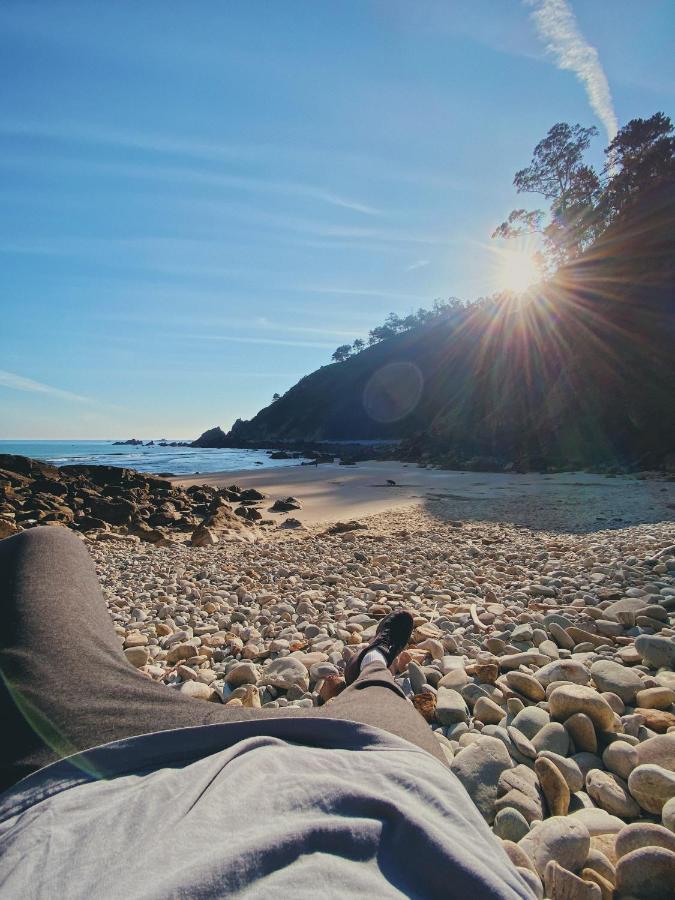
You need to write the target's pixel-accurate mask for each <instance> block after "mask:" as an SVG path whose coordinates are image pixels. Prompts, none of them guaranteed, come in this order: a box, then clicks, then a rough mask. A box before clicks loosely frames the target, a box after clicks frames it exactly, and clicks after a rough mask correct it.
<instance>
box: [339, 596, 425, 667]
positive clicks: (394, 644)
mask: <svg viewBox="0 0 675 900" xmlns="http://www.w3.org/2000/svg"><path fill="white" fill-rule="evenodd" d="M413 627H414V621H413V617H412V613H409V612H408V611H407V610H405V609H398V610H396V612H392V613H389V615H388V616H385V617H384V619H382V621H381V622H380V623H379V625H378V626H377V631H376V633H375V637H374V638H373V639H372V641H371V642H370V643H369V644H368V645H367V646H366V647H364V648H363V650H361V652H360V653H357V654H356V655H355V656H353V657H352V658H351V659H350V660H349V662H348V663H347V666H346V668H345V681H346V683H347V684H351V683H352V682H354V681H356V679H357V678H358V677H359V673H360V672H361V660H362V659H363V657H364V656H365V655H366V653H368V652H369V651H370V650H379V651H380V653H382V654H383V655H384V657H385V659H386V660H387V665H388V666H390V665H391V664H392V663H393V661H394V660H395V659H396V657H397V656H398V655H399V653H400V652H401V651H402V650H405V648H406V646H407V645H408V641H409V640H410V635H411V634H412V630H413Z"/></svg>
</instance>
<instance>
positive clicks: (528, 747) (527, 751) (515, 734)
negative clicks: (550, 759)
mask: <svg viewBox="0 0 675 900" xmlns="http://www.w3.org/2000/svg"><path fill="white" fill-rule="evenodd" d="M506 732H507V734H508V736H509V737H510V738H511V740H512V741H513V744H514V746H515V748H516V750H517V751H518V752H519V753H522V754H523V756H527V758H528V759H536V757H537V751H536V750H535V748H534V745H533V744H532V741H530V740H528V739H527V738H526V737H525V735H524V734H523V732H522V731H519V730H518V729H517V728H514V727H513V725H508V726H507V728H506Z"/></svg>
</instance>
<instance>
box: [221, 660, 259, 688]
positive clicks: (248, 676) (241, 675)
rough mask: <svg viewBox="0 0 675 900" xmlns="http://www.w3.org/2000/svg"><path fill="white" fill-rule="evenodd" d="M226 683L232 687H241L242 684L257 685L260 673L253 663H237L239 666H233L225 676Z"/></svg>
mask: <svg viewBox="0 0 675 900" xmlns="http://www.w3.org/2000/svg"><path fill="white" fill-rule="evenodd" d="M225 682H226V684H229V685H230V686H231V687H239V686H240V685H242V684H257V683H258V671H257V669H256V667H255V666H254V665H253V663H250V662H241V663H237V665H235V666H232V668H231V669H230V671H229V672H228V673H227V675H226V676H225Z"/></svg>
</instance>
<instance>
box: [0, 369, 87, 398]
mask: <svg viewBox="0 0 675 900" xmlns="http://www.w3.org/2000/svg"><path fill="white" fill-rule="evenodd" d="M0 387H4V388H9V389H10V390H12V391H27V392H28V393H31V394H49V395H50V396H52V397H59V398H60V399H61V400H70V401H74V402H75V403H91V402H92V401H91V400H90V399H89V398H88V397H82V396H81V395H80V394H73V393H72V391H64V390H61V388H57V387H52V385H50V384H42V382H40V381H33V380H32V379H31V378H24V377H23V376H22V375H16V374H15V373H14V372H6V371H4V369H0Z"/></svg>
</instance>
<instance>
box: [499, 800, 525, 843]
mask: <svg viewBox="0 0 675 900" xmlns="http://www.w3.org/2000/svg"><path fill="white" fill-rule="evenodd" d="M492 829H493V831H494V833H495V834H496V835H497V837H500V838H502V840H505V841H513V842H514V843H515V844H517V843H518V841H519V840H520V839H521V838H524V837H525V835H526V834H527V833H528V832H529V830H530V826H529V824H528V822H527V819H526V818H525V816H524V815H523V814H522V813H520V812H518V810H517V809H514V808H513V807H512V806H506V807H504V809H500V810H499V812H498V813H497V815H496V816H495V821H494V825H493V826H492Z"/></svg>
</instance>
